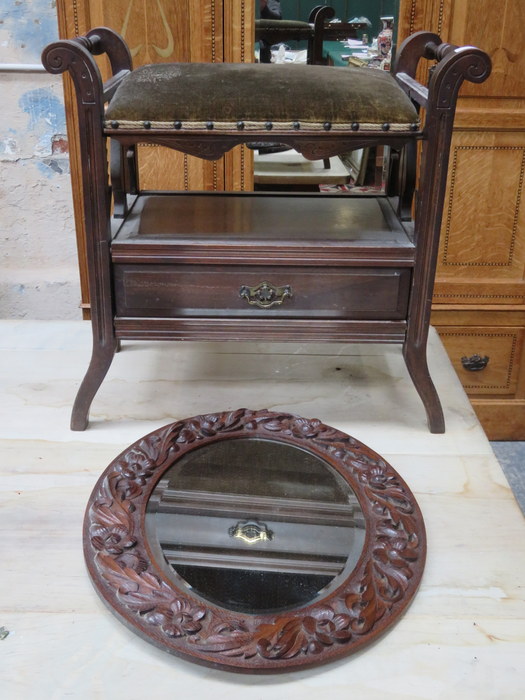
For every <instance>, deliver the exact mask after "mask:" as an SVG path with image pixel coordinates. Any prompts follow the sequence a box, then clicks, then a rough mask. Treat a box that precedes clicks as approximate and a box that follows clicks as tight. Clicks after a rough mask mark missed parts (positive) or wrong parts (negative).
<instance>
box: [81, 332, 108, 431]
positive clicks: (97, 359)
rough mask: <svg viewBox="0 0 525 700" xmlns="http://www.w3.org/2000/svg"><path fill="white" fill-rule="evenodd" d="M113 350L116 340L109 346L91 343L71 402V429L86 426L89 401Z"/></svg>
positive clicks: (105, 370) (101, 378)
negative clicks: (86, 361) (91, 345)
mask: <svg viewBox="0 0 525 700" xmlns="http://www.w3.org/2000/svg"><path fill="white" fill-rule="evenodd" d="M115 350H116V342H115V343H114V344H112V345H109V346H107V345H106V346H104V345H97V344H96V343H94V344H93V352H92V355H91V361H90V363H89V367H88V370H87V372H86V375H85V377H84V379H83V380H82V384H81V385H80V388H79V390H78V393H77V396H76V399H75V403H74V404H73V411H72V413H71V430H85V429H86V428H87V426H88V418H89V408H90V406H91V402H92V401H93V398H94V396H95V394H96V393H97V391H98V389H99V387H100V385H101V384H102V380H103V379H104V377H105V376H106V373H107V371H108V369H109V367H110V365H111V362H112V360H113V356H114V354H115Z"/></svg>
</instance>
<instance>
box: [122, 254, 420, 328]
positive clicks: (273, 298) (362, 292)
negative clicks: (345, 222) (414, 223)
mask: <svg viewBox="0 0 525 700" xmlns="http://www.w3.org/2000/svg"><path fill="white" fill-rule="evenodd" d="M114 270H115V278H114V283H115V296H116V311H117V315H118V316H139V317H144V316H149V317H161V318H169V317H181V316H201V317H203V316H214V317H217V316H224V317H229V318H231V317H253V316H257V315H262V316H264V317H266V318H268V317H284V318H286V317H289V318H294V317H303V318H304V317H305V314H307V317H308V318H339V319H356V320H360V319H368V320H401V319H404V318H406V314H407V304H408V294H409V289H410V272H411V270H410V268H395V269H394V268H366V267H360V268H353V267H332V268H328V269H327V268H317V267H307V266H286V267H280V266H275V267H274V266H264V265H256V266H243V267H242V268H241V267H240V266H234V265H133V264H123V265H115V268H114Z"/></svg>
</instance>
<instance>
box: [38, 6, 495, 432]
mask: <svg viewBox="0 0 525 700" xmlns="http://www.w3.org/2000/svg"><path fill="white" fill-rule="evenodd" d="M316 9H318V8H316ZM321 17H322V12H321V14H320V15H319V21H321V19H320V18H321ZM323 22H324V20H323ZM325 24H326V23H325ZM328 26H330V25H328ZM333 31H336V29H334V30H333ZM103 53H105V54H107V55H108V57H109V61H110V64H111V66H112V71H113V75H112V77H111V78H110V79H109V80H108V81H107V82H106V83H105V84H103V83H102V80H101V77H100V72H99V70H98V68H97V65H96V62H95V60H94V58H93V56H94V55H99V54H103ZM422 58H426V59H428V60H431V61H436V62H437V63H436V65H434V66H433V67H432V69H431V71H430V78H429V83H428V86H424V85H421V84H419V83H418V81H417V80H416V77H415V74H416V69H417V66H418V64H419V61H420V59H422ZM43 63H44V65H45V67H46V68H47V70H49V71H50V72H52V73H62V72H64V71H66V70H67V71H69V72H70V74H71V76H72V78H73V82H74V85H75V87H76V93H77V107H78V114H79V118H78V121H79V131H80V134H79V135H80V143H81V158H82V183H83V193H84V215H85V220H86V232H87V258H88V267H89V285H90V296H91V317H92V323H93V354H92V360H91V363H90V365H89V369H88V372H87V374H86V376H85V378H84V381H83V382H82V385H81V387H80V390H79V392H78V395H77V398H76V401H75V405H74V407H73V414H72V423H71V426H72V429H73V430H83V429H84V428H85V427H86V426H87V422H88V412H89V406H90V404H91V401H92V399H93V397H94V395H95V393H96V391H97V390H98V387H99V386H100V383H101V382H102V380H103V379H104V376H105V374H106V372H107V369H108V367H109V365H110V364H111V361H112V358H113V354H114V352H115V348H116V346H117V339H123V338H129V339H131V338H151V339H156V338H171V339H174V340H175V339H191V340H206V339H210V340H211V339H223V340H228V339H234V338H245V339H246V338H251V339H258V340H268V341H272V340H299V339H300V340H321V339H322V340H327V341H330V340H331V341H348V342H350V341H356V340H357V341H361V342H369V341H370V342H401V343H403V354H404V357H405V361H406V364H407V367H408V371H409V373H410V375H411V377H412V380H413V382H414V384H415V387H416V389H417V391H418V392H419V394H420V396H421V399H422V401H423V404H424V406H425V410H426V413H427V418H428V423H429V427H430V430H431V431H432V432H436V433H440V432H443V431H444V429H445V425H444V418H443V412H442V408H441V404H440V401H439V397H438V395H437V392H436V390H435V387H434V385H433V383H432V380H431V377H430V374H429V371H428V366H427V359H426V345H427V338H428V326H429V319H430V310H431V299H432V288H433V284H434V276H435V268H436V256H437V249H438V243H439V232H440V227H441V219H442V210H443V198H444V193H445V185H446V174H447V166H448V157H449V148H450V140H451V134H452V125H453V119H454V112H455V107H456V99H457V94H458V90H459V88H460V86H461V84H462V82H463V81H464V80H469V81H471V82H477V83H480V82H482V81H484V80H486V78H487V77H488V76H489V74H490V70H491V63H490V59H489V58H488V56H487V55H486V54H485V53H484V52H483V51H480V50H479V49H477V48H474V47H456V46H452V45H450V44H444V43H442V42H441V40H440V38H439V37H438V36H437V35H435V34H432V33H429V32H417V33H416V34H414V35H413V36H411V37H409V38H408V39H407V40H406V41H405V42H403V44H402V45H401V47H400V48H399V51H398V55H397V59H396V64H395V66H394V69H393V74H394V76H395V78H396V79H397V81H398V83H399V85H400V86H401V88H402V89H403V90H404V91H405V92H406V93H407V94H408V95H409V97H410V98H411V99H412V100H413V102H414V103H415V104H416V105H418V106H420V107H422V108H424V109H425V121H424V128H423V129H418V130H415V131H412V132H393V131H381V132H377V133H376V132H368V133H366V132H359V131H355V132H352V133H338V132H337V130H331V131H324V130H323V131H322V132H316V131H312V130H308V129H301V130H298V131H295V130H294V131H290V133H287V132H284V133H279V142H280V143H284V144H285V145H288V146H291V147H293V148H296V149H297V150H298V151H299V152H301V153H302V154H303V155H304V156H305V157H307V158H310V159H314V160H315V159H322V158H327V157H330V156H333V155H337V154H340V153H343V152H348V151H351V150H353V149H357V148H362V147H366V146H377V145H380V144H385V145H390V146H391V147H392V148H393V149H395V150H396V151H397V152H398V153H399V154H400V155H399V157H398V158H397V161H396V172H395V177H393V179H392V183H393V184H392V186H391V187H390V189H389V192H388V194H389V197H383V198H381V197H380V198H377V199H376V200H375V201H374V202H373V204H372V205H371V204H370V202H368V204H367V203H363V202H362V201H360V200H359V198H356V197H349V198H342V199H339V200H338V199H337V198H329V197H326V198H325V196H324V195H322V196H319V195H317V199H316V198H315V197H316V196H315V195H314V196H312V197H311V198H309V196H306V198H305V197H304V196H303V198H301V196H300V195H294V196H293V197H292V198H290V196H284V197H282V198H279V197H278V196H276V195H275V194H272V195H262V194H244V195H231V194H228V193H221V194H214V195H210V194H208V193H194V194H193V197H194V199H193V200H192V195H188V194H185V195H184V196H181V194H180V193H171V194H169V195H165V196H164V198H160V196H159V195H155V194H152V193H146V192H141V191H140V190H139V187H138V177H137V163H136V151H135V148H136V145H137V144H138V143H154V144H159V145H163V146H167V147H170V148H174V149H177V150H180V151H182V152H184V153H188V154H191V155H196V156H198V157H200V158H205V159H217V158H219V157H221V156H222V155H223V154H224V153H225V152H226V151H228V150H230V149H231V148H233V147H234V146H236V145H238V144H240V143H246V142H254V141H255V142H261V143H274V142H275V139H276V134H275V133H273V132H271V131H252V130H250V131H249V132H246V133H244V132H243V131H242V130H240V131H238V130H236V131H235V132H231V133H230V132H228V133H225V132H218V131H214V130H202V131H200V130H195V131H193V130H189V131H187V132H184V133H183V132H181V131H178V130H175V129H174V130H171V131H169V130H166V131H160V130H155V132H154V133H152V132H151V131H150V130H148V129H136V130H131V131H125V132H124V131H119V130H118V129H117V128H111V127H109V128H106V129H104V126H103V114H104V104H105V102H106V101H107V100H108V99H110V98H111V96H112V95H113V94H114V92H115V90H116V89H117V87H118V85H119V84H120V82H121V81H122V79H123V78H124V77H125V76H126V75H128V73H129V71H130V70H131V59H130V56H129V51H128V49H127V47H126V44H125V42H124V41H123V39H122V38H121V37H119V36H118V35H117V34H115V33H114V32H112V31H111V30H109V29H105V28H98V29H94V30H93V31H91V32H90V33H89V34H88V35H87V36H86V37H79V38H77V39H74V40H71V41H59V42H55V43H54V44H51V45H50V46H49V47H47V49H45V51H44V54H43ZM108 139H109V141H110V142H111V149H109V150H110V156H108V148H107V141H108ZM418 142H422V157H421V159H420V162H419V165H418V163H417V160H416V156H417V148H416V146H417V143H418ZM108 161H110V162H111V167H110V168H108ZM109 170H110V171H111V183H110V181H109V178H108V171H109ZM416 180H418V181H419V190H418V192H417V194H416V206H415V219H414V221H411V220H409V219H410V212H411V209H412V202H413V198H414V188H415V182H416ZM133 196H134V197H135V202H134V203H133V201H132V199H133ZM264 197H267V198H266V199H264ZM112 204H113V207H114V217H113V218H111V216H110V211H111V205H112ZM130 205H131V208H130ZM239 211H242V212H243V217H244V218H243V217H238V216H237V218H236V212H239ZM195 212H198V215H196V213H195ZM218 212H220V216H219V215H218ZM315 212H317V214H315ZM316 216H317V218H316ZM248 220H251V221H252V222H256V223H255V224H254V225H253V226H252V225H250V226H246V225H245V226H244V228H243V227H242V226H241V228H239V224H238V222H239V221H248ZM340 221H344V222H345V225H344V226H343V229H344V230H341V227H340V226H339V224H338V222H340ZM265 222H268V223H267V225H266V227H265V225H264V223H265ZM312 222H317V223H315V224H314V223H312ZM112 227H113V233H112V231H111V228H112ZM241 229H242V230H241ZM301 231H303V234H301ZM114 234H116V235H115V236H114V237H113V235H114ZM184 266H187V269H185V268H184ZM284 267H287V268H288V269H287V270H285V269H281V268H284ZM250 269H251V272H250ZM244 271H246V273H247V274H246V276H245V274H244ZM252 273H253V274H252ZM255 273H256V274H255ZM285 273H286V274H285ZM315 276H317V282H316V283H315V284H314V282H313V280H314V278H315ZM191 278H194V279H191ZM345 279H346V283H345ZM210 280H211V281H212V288H213V290H214V291H213V293H211V298H208V299H206V298H205V297H206V295H205V288H206V287H207V286H209V283H210ZM292 281H293V284H291V282H292ZM261 285H263V286H262V287H261ZM283 285H284V286H286V285H291V287H292V294H288V293H286V298H285V299H283V301H282V303H281V304H279V305H273V304H272V305H267V306H266V307H265V308H261V307H260V306H257V305H246V304H245V301H246V300H247V299H251V298H252V296H251V295H253V294H258V295H259V297H261V295H262V296H264V295H270V296H271V295H273V294H278V292H275V291H273V287H275V288H281V287H282V286H283ZM252 288H254V289H255V291H254V292H251V291H250V290H251V289H252ZM294 288H295V290H297V292H294ZM243 289H244V291H242V292H241V290H243ZM261 290H262V291H261ZM279 293H280V292H279ZM239 294H240V296H239ZM156 299H158V303H156V302H155V300H156ZM243 304H244V305H243Z"/></svg>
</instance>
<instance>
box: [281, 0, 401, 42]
mask: <svg viewBox="0 0 525 700" xmlns="http://www.w3.org/2000/svg"><path fill="white" fill-rule="evenodd" d="M318 5H329V6H330V7H333V8H334V10H335V16H336V17H337V18H339V19H340V20H341V21H343V22H348V20H349V19H353V18H354V17H367V18H368V19H369V20H370V21H371V22H372V26H371V27H370V29H369V30H368V32H366V33H367V34H368V39H369V42H371V41H372V39H373V38H374V37H376V36H377V35H378V34H379V32H380V31H381V27H382V25H381V22H380V20H379V18H380V17H395V21H394V33H395V31H396V27H397V18H398V14H399V0H328V2H320V1H319V0H318V1H317V2H316V0H281V12H282V15H283V19H299V20H302V21H303V22H307V21H308V17H309V15H310V12H311V11H312V10H313V8H314V7H317V6H318ZM394 35H395V34H394Z"/></svg>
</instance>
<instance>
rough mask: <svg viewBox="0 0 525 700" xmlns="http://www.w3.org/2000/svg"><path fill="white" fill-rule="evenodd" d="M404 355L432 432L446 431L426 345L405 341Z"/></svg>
mask: <svg viewBox="0 0 525 700" xmlns="http://www.w3.org/2000/svg"><path fill="white" fill-rule="evenodd" d="M403 357H404V358H405V363H406V366H407V369H408V373H409V374H410V377H411V378H412V381H413V382H414V386H415V387H416V390H417V392H418V394H419V396H420V398H421V400H422V401H423V405H424V407H425V411H426V413H427V421H428V427H429V429H430V432H431V433H444V432H445V418H444V416H443V409H442V408H441V401H440V400H439V396H438V393H437V391H436V387H435V386H434V382H433V381H432V378H431V376H430V372H429V371H428V364H427V350H426V345H423V346H420V347H417V346H415V345H413V344H409V343H405V344H404V345H403Z"/></svg>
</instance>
